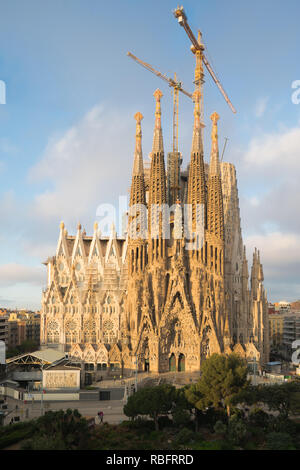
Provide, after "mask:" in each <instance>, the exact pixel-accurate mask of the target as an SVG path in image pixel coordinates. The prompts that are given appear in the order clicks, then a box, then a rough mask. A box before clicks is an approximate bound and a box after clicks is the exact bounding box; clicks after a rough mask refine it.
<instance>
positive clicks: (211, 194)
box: [207, 113, 224, 240]
mask: <svg viewBox="0 0 300 470" xmlns="http://www.w3.org/2000/svg"><path fill="white" fill-rule="evenodd" d="M210 118H211V120H212V123H213V126H212V133H211V138H212V148H211V157H210V165H209V176H208V186H207V229H208V231H209V232H210V233H212V234H214V235H215V236H216V237H217V238H219V239H220V240H224V213H223V196H222V183H221V171H220V161H219V145H218V124H217V123H218V120H219V115H218V114H217V113H213V114H212V115H211V117H210Z"/></svg>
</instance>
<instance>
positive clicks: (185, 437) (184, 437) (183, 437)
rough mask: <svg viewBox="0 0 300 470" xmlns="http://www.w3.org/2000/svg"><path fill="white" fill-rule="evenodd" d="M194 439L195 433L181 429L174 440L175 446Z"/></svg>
mask: <svg viewBox="0 0 300 470" xmlns="http://www.w3.org/2000/svg"><path fill="white" fill-rule="evenodd" d="M194 439H195V432H194V431H192V430H191V429H188V428H183V429H181V430H180V431H179V433H178V434H177V436H176V438H175V443H176V444H177V445H182V444H187V443H188V442H191V441H193V440H194Z"/></svg>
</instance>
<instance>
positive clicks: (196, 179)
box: [188, 90, 206, 231]
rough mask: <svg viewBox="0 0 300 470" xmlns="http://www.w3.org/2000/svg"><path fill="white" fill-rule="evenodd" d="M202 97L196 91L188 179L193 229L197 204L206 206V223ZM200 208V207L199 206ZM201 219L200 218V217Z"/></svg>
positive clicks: (194, 227) (193, 228)
mask: <svg viewBox="0 0 300 470" xmlns="http://www.w3.org/2000/svg"><path fill="white" fill-rule="evenodd" d="M200 99H201V94H200V91H199V90H196V91H195V93H194V101H195V108H194V129H193V140H192V150H191V161H190V167H189V179H188V204H190V205H191V209H192V230H193V231H195V229H196V217H197V214H196V205H197V204H198V205H200V204H203V206H204V223H205V225H206V191H205V170H204V159H203V142H202V133H201V122H200ZM198 209H199V207H198ZM198 220H199V219H198Z"/></svg>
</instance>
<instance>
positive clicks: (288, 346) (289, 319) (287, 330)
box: [282, 313, 300, 361]
mask: <svg viewBox="0 0 300 470" xmlns="http://www.w3.org/2000/svg"><path fill="white" fill-rule="evenodd" d="M296 340H300V314H295V313H294V314H291V315H286V316H284V324H283V340H282V343H283V346H284V353H285V356H286V359H287V360H289V361H291V360H292V354H293V352H294V351H295V349H293V343H294V342H295V341H296ZM297 347H299V345H298V346H297Z"/></svg>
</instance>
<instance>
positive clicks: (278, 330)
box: [269, 311, 286, 346]
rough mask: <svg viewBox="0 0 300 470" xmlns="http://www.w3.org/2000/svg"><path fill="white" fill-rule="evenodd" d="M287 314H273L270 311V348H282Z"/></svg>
mask: <svg viewBox="0 0 300 470" xmlns="http://www.w3.org/2000/svg"><path fill="white" fill-rule="evenodd" d="M285 315H286V314H285V313H279V312H276V313H271V314H270V311H269V337H270V346H281V345H282V344H283V325H284V317H285Z"/></svg>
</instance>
